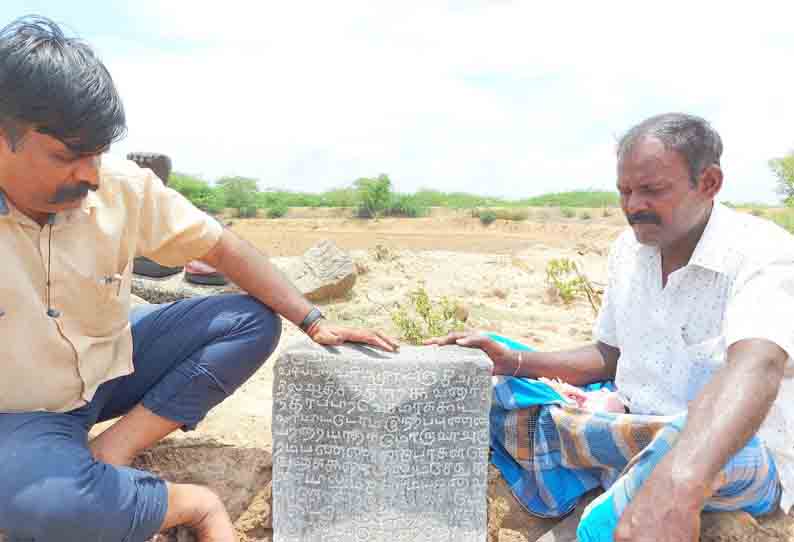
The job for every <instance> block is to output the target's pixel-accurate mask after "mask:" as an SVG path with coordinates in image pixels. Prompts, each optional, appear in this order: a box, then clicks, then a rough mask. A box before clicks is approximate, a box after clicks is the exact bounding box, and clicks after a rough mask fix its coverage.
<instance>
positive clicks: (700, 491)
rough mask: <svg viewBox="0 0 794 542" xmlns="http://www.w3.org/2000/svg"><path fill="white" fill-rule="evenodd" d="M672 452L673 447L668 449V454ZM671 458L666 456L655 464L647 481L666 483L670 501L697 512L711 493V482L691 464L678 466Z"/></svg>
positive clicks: (673, 451)
mask: <svg viewBox="0 0 794 542" xmlns="http://www.w3.org/2000/svg"><path fill="white" fill-rule="evenodd" d="M674 453H675V449H673V450H671V451H670V454H674ZM671 459H672V457H667V458H665V459H663V460H662V462H661V463H660V464H659V465H657V467H656V469H654V471H653V473H652V474H651V476H650V478H649V480H648V483H650V484H657V483H659V484H662V485H666V486H667V487H668V491H669V498H670V500H671V502H675V503H677V505H678V506H680V507H682V508H685V509H689V510H697V511H698V512H699V511H700V510H701V509H702V508H703V506H705V504H706V500H708V498H709V496H710V495H711V486H712V484H711V483H710V482H707V481H706V477H705V476H704V475H702V474H701V473H699V472H698V471H697V469H696V468H695V467H693V466H692V465H686V466H685V467H683V468H678V467H675V466H674V464H673V461H672V460H671Z"/></svg>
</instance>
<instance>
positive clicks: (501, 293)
mask: <svg viewBox="0 0 794 542" xmlns="http://www.w3.org/2000/svg"><path fill="white" fill-rule="evenodd" d="M491 295H492V296H494V297H498V298H499V299H507V291H506V290H505V289H504V288H494V289H493V290H491Z"/></svg>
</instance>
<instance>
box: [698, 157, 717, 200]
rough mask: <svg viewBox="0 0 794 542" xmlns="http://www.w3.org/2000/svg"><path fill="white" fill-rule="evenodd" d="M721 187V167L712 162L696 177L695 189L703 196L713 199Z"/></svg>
mask: <svg viewBox="0 0 794 542" xmlns="http://www.w3.org/2000/svg"><path fill="white" fill-rule="evenodd" d="M721 189H722V168H721V167H720V166H718V165H717V164H712V165H710V166H708V167H707V168H706V169H704V170H703V173H701V174H700V179H698V186H697V190H698V192H700V193H701V194H702V195H703V196H704V197H705V198H708V199H714V198H715V197H716V196H717V194H718V193H719V191H720V190H721Z"/></svg>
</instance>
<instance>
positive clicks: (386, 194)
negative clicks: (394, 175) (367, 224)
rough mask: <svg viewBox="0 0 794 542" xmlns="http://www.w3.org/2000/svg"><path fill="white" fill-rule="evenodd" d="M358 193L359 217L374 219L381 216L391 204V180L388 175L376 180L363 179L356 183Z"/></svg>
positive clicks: (379, 176) (380, 176)
mask: <svg viewBox="0 0 794 542" xmlns="http://www.w3.org/2000/svg"><path fill="white" fill-rule="evenodd" d="M353 186H355V188H356V191H357V192H358V197H359V203H358V216H359V217H361V218H374V217H377V216H381V215H382V214H383V213H384V212H385V211H386V210H387V209H388V208H389V205H390V204H391V180H389V176H388V175H378V176H377V177H376V178H374V179H373V178H370V177H362V178H360V179H357V180H356V182H355V183H353Z"/></svg>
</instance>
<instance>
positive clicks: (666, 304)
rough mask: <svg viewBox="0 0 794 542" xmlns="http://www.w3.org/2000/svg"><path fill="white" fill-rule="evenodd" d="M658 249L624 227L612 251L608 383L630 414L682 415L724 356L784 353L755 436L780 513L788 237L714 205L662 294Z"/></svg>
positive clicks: (787, 495)
mask: <svg viewBox="0 0 794 542" xmlns="http://www.w3.org/2000/svg"><path fill="white" fill-rule="evenodd" d="M661 277H662V268H661V255H660V252H659V249H658V248H656V247H652V246H646V245H641V244H640V243H639V242H637V240H636V238H635V237H634V233H633V232H632V231H631V229H629V230H627V231H625V232H624V233H623V234H622V235H621V236H620V237H619V238H618V239H617V241H615V243H614V245H613V246H612V248H611V250H610V254H609V285H608V287H607V290H606V293H605V297H604V302H603V306H602V308H601V311H600V313H599V315H598V318H597V320H596V323H595V326H594V331H593V335H594V337H595V339H596V340H598V341H601V342H604V343H606V344H609V345H611V346H614V347H615V348H618V349H619V350H620V358H619V359H618V364H617V375H616V379H615V384H616V385H617V388H618V391H619V393H620V394H621V398H622V399H623V400H624V402H625V403H626V405H627V406H628V407H629V409H630V410H631V412H635V413H642V414H664V415H669V414H676V413H680V412H683V411H685V410H687V407H688V404H689V402H690V401H692V400H693V399H695V398H696V397H697V395H698V393H699V392H700V390H701V389H702V388H703V386H704V385H705V384H706V383H707V382H708V381H709V380H710V379H711V376H712V375H713V374H714V373H715V372H716V371H717V370H718V369H719V368H720V367H722V366H723V365H724V364H725V361H726V359H725V354H726V350H727V349H728V347H729V346H731V345H732V344H734V343H736V342H738V341H740V340H743V339H752V338H756V339H766V340H769V341H771V342H773V343H775V344H777V345H778V346H780V347H781V348H782V349H783V350H785V351H786V353H787V354H788V355H789V358H788V360H787V362H786V370H785V376H784V381H783V384H782V385H781V387H780V391H779V393H778V397H777V399H776V400H775V403H774V404H773V406H772V409H771V410H770V412H769V414H768V415H767V417H766V419H765V420H764V423H763V425H762V426H761V429H760V431H759V433H758V435H759V437H760V438H761V439H762V440H763V442H764V444H765V445H766V446H767V447H768V448H769V450H770V451H771V452H772V454H773V456H774V458H775V464H776V466H777V468H778V471H779V474H780V480H781V483H782V486H783V497H782V500H781V507H782V508H783V509H784V510H785V511H788V509H789V508H790V507H791V505H792V504H793V503H794V401H792V399H794V360H792V358H793V357H794V237H792V236H791V235H790V234H788V233H787V232H786V231H785V230H783V229H782V228H780V227H778V226H777V225H775V224H773V223H772V222H769V221H767V220H764V219H761V218H756V217H754V216H751V215H748V214H743V213H738V212H736V211H734V210H732V209H729V208H727V207H725V206H723V205H721V204H718V203H717V204H715V205H714V209H713V211H712V213H711V217H710V218H709V222H708V224H707V226H706V229H705V230H704V232H703V235H702V237H701V238H700V241H699V242H698V244H697V247H696V248H695V251H694V253H693V254H692V257H691V258H690V261H689V263H688V264H687V265H686V266H684V267H682V268H681V269H678V270H676V271H675V272H673V273H671V274H670V276H669V277H668V281H667V285H666V286H665V287H664V288H662V278H661Z"/></svg>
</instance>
